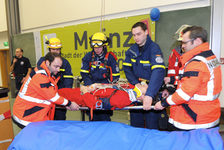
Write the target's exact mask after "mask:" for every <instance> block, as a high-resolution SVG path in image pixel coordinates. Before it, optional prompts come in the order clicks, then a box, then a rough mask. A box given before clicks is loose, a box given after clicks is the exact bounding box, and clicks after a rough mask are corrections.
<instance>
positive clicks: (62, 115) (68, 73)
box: [37, 38, 73, 120]
mask: <svg viewBox="0 0 224 150" xmlns="http://www.w3.org/2000/svg"><path fill="white" fill-rule="evenodd" d="M46 44H48V46H47V47H48V49H49V51H50V52H52V53H58V54H61V48H62V44H61V41H60V40H59V39H58V38H51V39H49V40H47V42H46ZM44 60H45V58H44V57H41V58H40V59H39V60H38V62H37V66H40V65H41V63H42V62H43V61H44ZM59 74H60V76H61V78H60V80H59V81H58V83H57V85H58V89H61V88H72V87H73V74H72V69H71V65H70V63H69V62H68V60H66V59H65V58H63V57H62V67H61V68H60V72H59ZM66 112H67V109H64V108H61V107H59V106H56V108H55V115H54V120H66Z"/></svg>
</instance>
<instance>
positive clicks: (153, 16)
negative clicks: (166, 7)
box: [150, 8, 160, 21]
mask: <svg viewBox="0 0 224 150" xmlns="http://www.w3.org/2000/svg"><path fill="white" fill-rule="evenodd" d="M150 18H151V20H152V21H158V20H159V18H160V11H159V9H158V8H153V9H152V10H151V12H150Z"/></svg>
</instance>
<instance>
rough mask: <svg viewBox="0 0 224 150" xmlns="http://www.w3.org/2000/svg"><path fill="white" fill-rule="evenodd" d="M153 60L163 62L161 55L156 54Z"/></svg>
mask: <svg viewBox="0 0 224 150" xmlns="http://www.w3.org/2000/svg"><path fill="white" fill-rule="evenodd" d="M155 60H156V62H157V63H163V58H162V57H161V56H157V57H156V59H155Z"/></svg>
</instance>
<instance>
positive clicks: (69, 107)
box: [66, 102, 80, 111]
mask: <svg viewBox="0 0 224 150" xmlns="http://www.w3.org/2000/svg"><path fill="white" fill-rule="evenodd" d="M66 108H67V109H68V110H71V111H73V110H79V108H80V107H79V105H78V104H76V103H75V102H72V103H71V105H70V106H67V107H66Z"/></svg>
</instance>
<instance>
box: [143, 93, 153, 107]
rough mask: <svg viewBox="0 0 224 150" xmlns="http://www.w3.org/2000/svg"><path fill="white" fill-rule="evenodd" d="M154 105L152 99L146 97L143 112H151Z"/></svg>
mask: <svg viewBox="0 0 224 150" xmlns="http://www.w3.org/2000/svg"><path fill="white" fill-rule="evenodd" d="M151 105H152V97H151V96H147V95H146V96H144V98H143V110H150V109H151Z"/></svg>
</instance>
